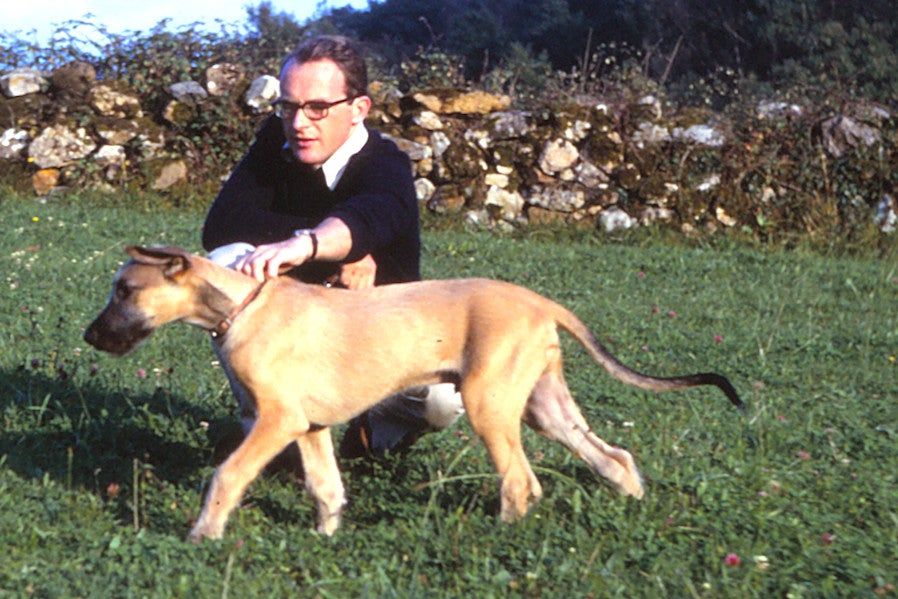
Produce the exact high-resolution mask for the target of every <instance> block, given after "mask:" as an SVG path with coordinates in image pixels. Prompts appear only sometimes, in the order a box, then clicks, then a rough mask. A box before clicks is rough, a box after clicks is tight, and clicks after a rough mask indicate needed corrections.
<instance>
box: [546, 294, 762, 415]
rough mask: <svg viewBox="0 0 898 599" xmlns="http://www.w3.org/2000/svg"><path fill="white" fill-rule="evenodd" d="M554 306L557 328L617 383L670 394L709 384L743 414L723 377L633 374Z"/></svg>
mask: <svg viewBox="0 0 898 599" xmlns="http://www.w3.org/2000/svg"><path fill="white" fill-rule="evenodd" d="M556 306H557V311H556V315H555V322H556V323H557V324H558V326H559V327H561V328H562V329H563V330H565V331H567V332H568V333H570V334H571V335H572V336H573V337H574V338H575V339H577V341H579V342H580V344H581V345H582V346H583V347H584V348H585V349H586V351H587V353H589V355H590V356H592V359H593V360H595V361H596V362H597V363H598V364H599V365H601V366H602V367H603V368H604V369H605V370H607V371H608V373H609V374H610V375H611V376H613V377H614V378H616V379H618V380H619V381H623V382H625V383H628V384H630V385H634V386H636V387H639V388H640V389H648V390H651V391H672V390H675V389H688V388H690V387H698V386H701V385H713V386H715V387H717V388H719V389H720V390H721V391H723V392H724V394H725V395H726V396H727V397H728V398H729V400H730V401H731V402H732V403H733V405H734V406H736V407H737V408H739V409H740V410H742V411H743V412H744V411H745V404H744V403H743V402H742V399H740V397H739V394H738V393H737V392H736V388H735V387H733V384H732V383H730V381H729V379H727V378H726V377H725V376H723V375H721V374H717V373H716V372H700V373H697V374H688V375H685V376H673V377H656V376H651V375H648V374H642V373H640V372H636V371H635V370H633V369H632V368H630V367H628V366H626V365H625V364H623V363H622V362H621V361H620V360H618V359H617V358H615V357H614V356H613V355H612V354H611V352H610V351H608V349H607V348H606V347H605V346H604V345H602V343H601V342H600V341H599V340H598V339H597V338H596V336H595V335H594V334H593V332H592V331H590V330H589V328H588V327H587V326H586V325H585V324H584V323H583V321H582V320H580V319H579V318H578V317H577V315H576V314H574V313H573V312H571V311H570V310H568V309H567V308H565V307H564V306H561V305H559V304H556Z"/></svg>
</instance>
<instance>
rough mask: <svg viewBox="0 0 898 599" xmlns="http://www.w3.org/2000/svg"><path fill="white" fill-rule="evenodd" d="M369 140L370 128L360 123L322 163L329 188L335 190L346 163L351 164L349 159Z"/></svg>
mask: <svg viewBox="0 0 898 599" xmlns="http://www.w3.org/2000/svg"><path fill="white" fill-rule="evenodd" d="M367 142H368V129H367V128H366V127H365V125H363V124H360V125H359V126H358V127H356V129H355V131H353V132H352V133H351V134H350V136H349V139H347V140H346V141H345V142H343V145H342V146H340V147H339V148H337V151H336V152H334V153H333V154H332V155H331V157H330V158H328V159H327V161H326V162H325V163H324V164H322V165H321V169H322V170H323V171H324V181H325V182H326V183H327V187H328V188H329V189H331V190H333V189H334V187H336V186H337V183H339V181H340V177H342V176H343V171H345V170H346V165H347V164H349V159H350V158H352V157H353V156H355V155H356V154H358V153H359V152H360V151H361V149H362V147H364V145H365V144H366V143H367Z"/></svg>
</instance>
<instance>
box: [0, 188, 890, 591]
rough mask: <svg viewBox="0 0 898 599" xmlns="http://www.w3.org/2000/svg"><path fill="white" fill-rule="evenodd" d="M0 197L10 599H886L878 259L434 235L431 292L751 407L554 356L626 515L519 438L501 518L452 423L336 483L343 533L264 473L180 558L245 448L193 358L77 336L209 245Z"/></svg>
mask: <svg viewBox="0 0 898 599" xmlns="http://www.w3.org/2000/svg"><path fill="white" fill-rule="evenodd" d="M0 202H2V203H0V220H2V223H3V229H4V235H3V237H2V238H0V284H2V286H3V291H2V293H0V319H2V326H0V410H2V418H3V424H2V429H0V542H2V545H3V547H4V551H3V557H2V559H0V596H4V597H5V596H23V597H25V596H38V597H75V596H83V597H170V596H171V597H258V596H271V597H275V596H290V597H424V596H426V597H439V596H446V597H456V596H457V597H461V596H464V597H504V596H525V597H585V596H593V597H612V596H619V597H784V596H788V597H847V596H852V597H863V596H871V597H875V596H895V594H896V592H895V589H894V586H893V585H898V574H896V572H898V486H896V472H898V439H896V436H898V406H896V390H898V364H896V355H898V322H896V320H898V315H896V314H898V311H896V307H898V267H896V264H895V261H894V259H892V258H889V259H883V258H876V257H843V256H840V257H823V256H820V255H814V254H811V253H804V252H778V251H769V250H764V249H757V248H753V247H748V246H743V245H738V244H735V243H728V242H722V243H719V244H717V245H718V247H714V248H711V247H706V246H702V245H699V246H692V247H690V246H685V245H683V244H671V243H662V242H660V241H659V240H658V239H651V238H650V239H641V240H640V239H631V240H629V241H619V242H610V241H606V242H602V241H601V240H598V239H592V238H587V237H583V238H580V239H579V240H578V239H573V240H568V241H566V242H564V243H561V242H558V241H553V239H552V237H551V236H550V235H545V236H541V235H540V234H535V235H533V236H531V237H530V238H525V239H509V238H503V237H499V236H493V235H487V234H480V233H473V232H463V231H460V230H456V231H430V232H428V233H426V234H425V236H424V242H425V254H424V266H425V275H426V276H427V277H429V278H434V277H441V278H449V277H462V276H474V275H476V276H488V277H494V278H501V279H505V280H510V281H513V282H516V283H519V284H522V285H524V286H527V287H530V288H532V289H534V290H536V291H539V292H541V293H544V294H546V295H548V296H550V297H552V298H554V299H556V300H558V301H560V302H562V303H564V304H566V305H567V306H569V307H570V308H572V309H573V310H574V311H575V312H577V313H578V314H579V315H580V316H581V317H582V318H583V319H584V320H585V321H586V322H587V323H589V325H590V326H591V327H592V328H593V330H595V331H596V332H597V333H598V334H599V336H600V338H602V339H603V340H604V341H605V342H606V344H607V345H608V347H609V348H610V349H611V350H612V351H614V352H615V353H616V354H617V355H618V356H619V357H620V358H621V359H622V360H623V361H624V362H626V363H628V364H630V365H632V366H636V367H638V368H640V369H642V370H644V371H646V372H649V373H653V374H659V375H670V374H675V373H685V372H690V371H697V370H706V369H711V370H716V371H719V372H721V373H724V374H726V375H727V376H729V377H730V378H731V379H732V381H733V382H734V384H735V385H736V386H737V388H738V389H739V390H740V391H741V393H742V394H743V397H744V399H745V401H746V403H747V404H748V411H747V414H746V415H745V416H741V415H740V414H739V413H738V412H737V411H736V410H735V409H733V407H732V406H731V405H730V404H729V403H728V402H727V400H726V399H725V398H724V397H723V395H722V394H721V393H719V392H718V391H717V390H716V389H698V390H692V391H687V392H679V393H673V394H664V395H655V394H651V393H647V392H643V391H639V390H635V389H633V388H630V387H627V386H625V385H622V384H620V383H617V382H615V381H612V380H610V379H609V377H608V376H607V375H605V373H604V372H603V371H602V370H601V369H600V368H598V367H597V366H596V365H594V364H592V363H591V361H590V360H589V359H588V358H587V357H586V356H585V354H584V353H583V352H582V351H580V350H579V348H578V347H576V346H574V344H573V343H569V342H566V343H565V350H566V352H567V362H566V364H567V376H568V381H569V383H570V386H571V388H572V390H573V392H574V395H575V396H576V397H577V398H578V401H579V403H580V405H581V406H582V409H583V411H584V413H585V414H586V416H587V419H588V420H589V421H590V423H591V424H592V425H593V428H594V429H595V430H596V432H597V434H598V435H599V436H601V437H602V438H604V439H606V440H607V441H608V442H610V443H614V444H619V445H621V446H624V447H626V448H627V449H629V450H630V451H631V452H632V453H633V454H634V457H635V458H636V461H637V463H638V464H639V466H640V467H641V469H642V472H643V474H644V476H645V478H646V488H647V494H646V497H645V498H644V499H643V500H642V501H636V500H632V499H623V498H621V497H618V496H617V495H616V494H615V493H613V492H612V491H611V490H610V489H609V488H608V486H607V485H605V484H604V483H603V482H602V481H601V480H599V479H597V478H596V477H594V476H593V475H592V474H591V473H590V472H589V471H588V470H587V469H586V468H585V467H584V466H583V465H582V463H581V462H580V461H579V460H578V459H576V458H575V457H573V456H571V455H569V454H568V453H567V452H566V451H565V450H564V449H563V448H561V447H560V446H557V445H555V444H552V443H550V442H548V441H546V440H544V439H542V438H540V437H537V436H536V435H534V434H532V433H531V432H530V431H529V430H528V431H526V433H525V440H526V444H527V448H528V453H529V455H530V456H531V458H532V461H533V464H534V467H535V469H536V471H537V475H538V476H539V477H540V479H541V481H542V483H543V487H544V492H545V495H544V498H543V500H542V502H541V503H539V504H538V505H537V506H536V507H535V508H534V509H533V510H532V512H531V514H530V515H529V516H528V517H527V518H526V519H524V520H523V521H522V522H520V523H517V524H514V525H508V524H504V523H502V522H500V521H499V520H498V518H497V506H498V501H497V486H496V482H497V481H496V478H495V476H494V475H493V474H492V470H491V467H490V464H489V460H488V457H487V455H486V453H485V450H484V448H483V446H482V444H480V443H478V442H477V440H476V439H474V438H472V434H471V430H470V428H469V426H468V425H467V423H466V422H462V423H459V424H458V425H457V426H455V427H454V428H453V429H450V430H448V431H446V432H443V433H441V434H436V435H430V436H428V437H426V438H425V439H423V440H422V441H421V442H419V443H418V444H417V445H416V446H415V447H414V449H413V450H412V451H411V452H410V453H408V454H407V455H405V456H403V457H393V458H391V459H388V460H386V461H385V462H384V463H379V464H369V463H366V462H362V461H355V462H348V463H343V464H341V466H342V469H343V472H344V480H345V482H346V485H347V491H348V495H349V505H348V506H347V509H346V510H345V512H344V523H343V527H342V528H341V529H340V530H339V531H338V533H337V534H336V536H335V537H333V538H324V537H321V536H319V535H317V534H316V533H315V532H314V531H313V526H314V506H313V505H312V503H311V502H310V500H309V498H308V497H307V496H306V495H305V494H304V492H303V491H302V487H301V484H299V483H298V482H297V481H296V480H295V479H294V477H292V476H290V475H289V474H288V473H285V472H279V473H271V474H269V475H267V476H265V477H263V478H261V479H259V480H258V481H257V482H256V483H254V484H253V486H252V487H251V489H250V491H249V492H248V494H247V496H246V498H245V500H244V502H243V504H242V506H241V508H240V509H239V510H237V511H235V513H234V514H233V516H232V517H231V520H230V524H229V527H228V529H227V531H226V535H225V538H224V540H222V541H220V542H206V543H203V544H202V545H200V546H193V545H190V544H188V543H185V541H184V539H185V536H186V534H187V531H188V529H189V527H190V524H191V520H192V518H194V517H195V516H196V514H197V513H198V511H199V506H200V502H201V500H202V493H203V488H204V485H205V484H206V483H207V482H208V480H209V478H210V476H211V473H212V471H213V469H214V466H215V464H216V463H217V462H218V461H219V460H220V459H221V457H222V454H224V453H225V452H226V451H227V447H228V446H229V443H230V442H231V440H232V439H233V437H234V433H235V431H236V429H237V428H238V425H237V417H236V410H235V405H234V401H233V399H232V397H231V395H230V392H229V390H228V388H227V383H226V381H225V377H224V375H223V373H222V372H221V370H220V369H219V368H218V367H217V365H216V364H215V363H214V356H213V353H212V351H211V348H210V347H209V343H208V341H207V340H206V339H205V338H204V335H203V334H202V333H201V332H199V331H197V330H195V329H191V328H188V327H186V326H181V325H175V326H171V327H168V328H164V329H162V330H161V331H159V332H158V333H157V334H156V335H155V336H154V337H153V338H151V339H150V340H149V341H148V342H147V343H146V344H145V345H144V346H143V347H142V348H141V349H140V350H138V351H137V352H136V353H134V354H132V355H131V356H129V357H126V358H123V359H113V358H110V357H108V356H106V355H101V354H100V353H98V352H96V351H94V350H93V349H92V348H90V347H88V346H87V345H86V344H85V343H84V342H83V341H82V339H81V334H82V332H83V330H84V327H85V326H86V325H87V323H89V322H90V320H91V319H92V318H93V317H94V316H95V315H96V313H97V312H98V311H99V310H100V308H101V307H102V305H103V304H104V303H105V300H106V297H107V294H108V290H109V288H110V282H111V279H112V274H113V273H114V271H115V270H116V268H117V267H118V266H119V265H120V264H121V262H122V261H123V259H124V257H125V256H124V254H123V253H122V252H121V247H122V246H123V245H125V244H127V243H146V244H160V243H165V244H176V245H181V246H183V247H186V248H188V249H191V250H198V249H199V247H198V239H199V223H200V222H201V217H202V215H201V214H199V213H197V212H195V211H192V212H191V211H187V212H185V213H178V212H176V211H174V210H159V209H152V208H150V207H147V206H143V207H142V208H140V209H137V210H135V209H126V208H125V207H118V206H116V205H114V204H112V203H109V202H106V203H104V204H103V205H102V206H99V207H97V206H91V205H89V204H88V203H87V202H85V201H82V200H78V199H77V198H75V199H66V200H64V201H63V200H57V201H51V202H47V203H37V202H35V201H33V200H30V199H28V200H26V199H16V200H15V201H13V200H2V199H0ZM340 433H341V431H339V430H338V431H337V432H336V436H337V437H339V434H340Z"/></svg>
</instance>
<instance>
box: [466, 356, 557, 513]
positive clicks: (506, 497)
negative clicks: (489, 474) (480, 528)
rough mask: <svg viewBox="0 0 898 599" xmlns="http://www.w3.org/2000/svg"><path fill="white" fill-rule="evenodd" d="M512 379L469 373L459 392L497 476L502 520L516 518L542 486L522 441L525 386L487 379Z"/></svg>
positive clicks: (527, 506)
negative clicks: (502, 383) (518, 398)
mask: <svg viewBox="0 0 898 599" xmlns="http://www.w3.org/2000/svg"><path fill="white" fill-rule="evenodd" d="M497 380H498V381H503V382H505V383H507V382H508V381H509V380H514V379H513V378H512V377H507V378H506V377H497V376H496V375H495V374H494V373H491V374H484V375H483V376H474V375H468V376H466V377H465V379H464V380H463V381H462V384H461V394H462V400H463V402H464V405H465V410H466V411H467V413H468V420H469V421H470V423H471V426H472V428H473V429H474V432H475V433H477V435H478V436H479V437H480V438H481V439H483V442H484V444H485V445H486V448H487V451H488V452H489V454H490V458H491V459H492V461H493V465H494V466H495V468H496V472H497V473H498V474H499V478H500V494H501V511H500V516H501V518H502V520H505V521H511V520H515V519H517V518H519V517H521V516H524V515H525V514H526V513H527V510H528V509H529V507H530V505H531V504H533V503H535V502H536V501H537V500H538V499H539V498H540V497H541V496H542V487H541V486H540V484H539V480H538V479H537V478H536V475H535V474H534V473H533V469H532V468H531V467H530V463H529V462H528V461H527V456H526V454H525V453H524V448H523V446H522V445H521V416H522V414H523V410H524V400H521V401H519V400H517V399H515V398H517V397H520V398H525V397H526V390H524V389H522V388H519V385H517V384H513V385H506V386H504V387H502V386H499V385H496V384H494V383H487V381H497Z"/></svg>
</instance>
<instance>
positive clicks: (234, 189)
mask: <svg viewBox="0 0 898 599" xmlns="http://www.w3.org/2000/svg"><path fill="white" fill-rule="evenodd" d="M368 133H369V138H368V142H367V143H366V144H365V145H364V147H363V148H362V149H361V151H360V152H359V153H358V154H356V155H355V156H353V157H352V158H350V160H349V163H348V164H347V166H346V170H345V171H344V172H343V176H342V177H341V178H340V181H339V182H338V183H337V186H336V187H335V188H334V189H333V191H331V190H329V189H328V188H327V186H326V185H325V184H324V181H323V180H320V179H319V178H318V177H316V175H315V173H314V171H313V170H312V169H311V168H309V167H308V166H306V165H304V164H302V163H300V162H298V161H296V160H295V159H294V158H292V157H291V156H290V155H289V154H287V153H285V151H284V143H285V141H286V140H285V138H284V134H283V131H282V130H281V124H280V121H279V120H278V119H277V118H275V117H272V118H270V119H268V120H267V121H266V122H265V124H264V125H263V126H262V128H261V129H260V130H259V132H258V133H257V134H256V139H255V141H254V142H253V144H252V145H251V146H250V149H249V151H248V152H247V153H246V155H245V156H244V157H243V159H242V160H241V161H240V163H239V164H238V165H237V168H236V169H235V170H234V172H233V173H231V176H230V177H229V178H228V180H227V182H225V184H224V186H223V187H222V189H221V191H220V192H219V194H218V196H217V197H216V198H215V201H214V202H213V203H212V206H211V207H210V209H209V213H208V214H207V215H206V222H205V225H204V227H203V247H204V248H205V249H206V250H207V251H211V250H213V249H215V248H217V247H220V246H222V245H225V244H228V243H233V242H237V241H243V242H246V243H251V244H253V245H259V244H263V243H272V242H275V241H282V240H284V239H287V238H288V237H290V236H291V235H293V231H295V230H296V229H304V228H312V227H314V226H316V225H317V224H318V223H320V222H321V221H322V220H324V219H325V218H326V217H329V216H334V217H337V218H339V219H340V220H342V221H343V222H344V223H345V224H346V226H347V227H349V230H350V232H351V234H352V250H351V251H350V253H349V255H348V256H347V257H346V258H345V260H344V261H345V262H355V261H357V260H359V259H361V258H363V257H364V256H366V255H367V254H371V256H372V258H374V261H375V262H376V263H377V277H376V280H375V284H376V285H383V284H386V283H400V282H407V281H417V280H419V279H420V278H421V273H420V257H421V239H420V229H419V222H418V202H417V199H416V197H415V187H414V182H413V179H412V171H411V163H410V162H409V159H408V156H407V155H406V154H405V153H404V152H402V151H400V150H399V148H397V147H396V144H394V143H393V142H392V141H389V140H387V139H384V138H383V137H382V136H381V135H380V134H379V133H378V132H376V131H373V130H370V129H369V131H368ZM335 271H336V264H334V263H326V262H313V263H309V264H304V265H303V266H301V267H299V268H297V269H294V271H293V272H291V274H293V275H295V276H297V277H298V278H300V279H302V280H304V281H307V282H310V283H320V282H322V281H323V280H324V279H325V278H327V276H329V275H330V274H333V273H334V272H335Z"/></svg>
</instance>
